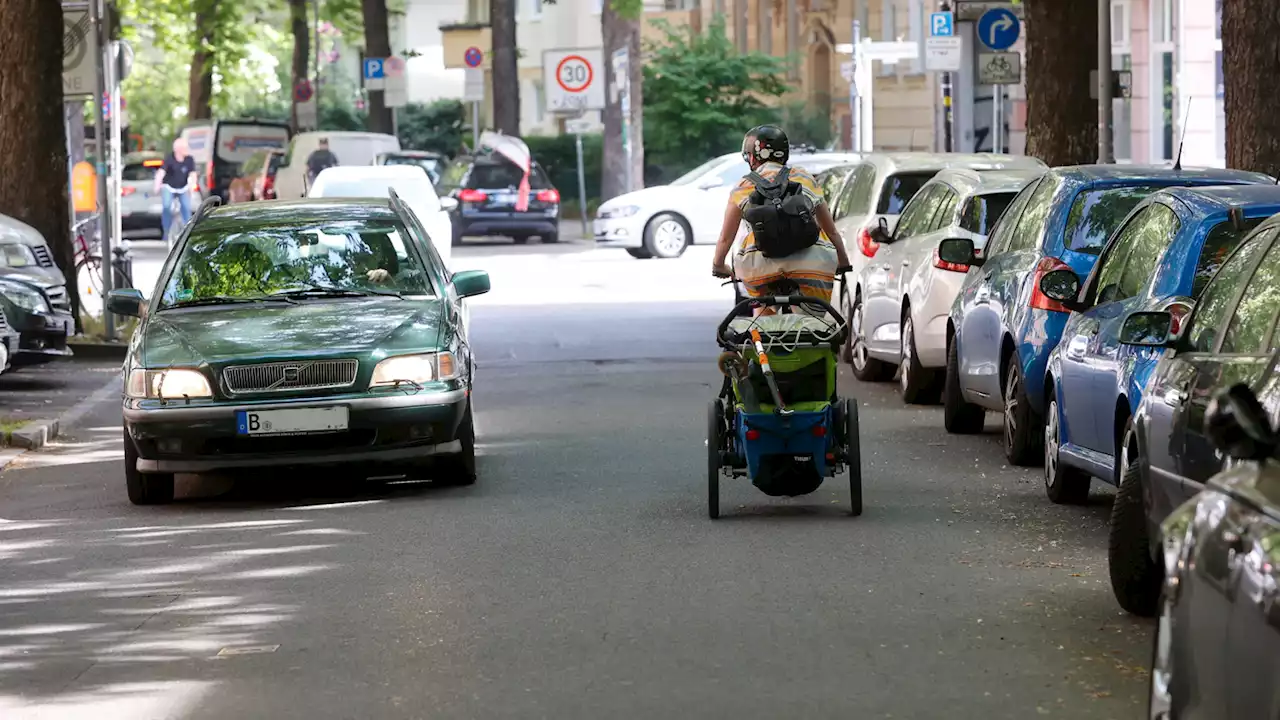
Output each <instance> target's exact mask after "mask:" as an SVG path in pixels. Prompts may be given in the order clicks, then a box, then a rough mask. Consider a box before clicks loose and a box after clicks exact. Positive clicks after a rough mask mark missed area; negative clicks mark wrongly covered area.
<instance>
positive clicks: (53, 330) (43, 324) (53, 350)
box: [9, 311, 75, 366]
mask: <svg viewBox="0 0 1280 720" xmlns="http://www.w3.org/2000/svg"><path fill="white" fill-rule="evenodd" d="M9 322H10V324H11V325H12V326H13V329H14V330H17V331H18V334H19V336H18V347H17V351H16V352H15V353H14V354H13V358H12V362H13V364H14V365H15V366H16V365H38V364H40V363H46V362H50V361H52V360H57V359H58V358H63V357H70V356H71V355H73V354H74V353H73V352H72V351H71V348H70V347H68V346H67V337H68V336H69V335H71V333H72V332H73V331H74V330H75V323H74V321H73V320H72V318H71V314H70V313H63V312H56V311H55V312H51V313H25V312H12V311H10V317H9Z"/></svg>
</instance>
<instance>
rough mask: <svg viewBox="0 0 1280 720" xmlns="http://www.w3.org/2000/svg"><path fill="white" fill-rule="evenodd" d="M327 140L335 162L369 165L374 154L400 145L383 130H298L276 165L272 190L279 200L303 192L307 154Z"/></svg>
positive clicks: (288, 198) (397, 147)
mask: <svg viewBox="0 0 1280 720" xmlns="http://www.w3.org/2000/svg"><path fill="white" fill-rule="evenodd" d="M321 140H328V141H329V150H330V151H331V152H332V153H333V154H334V156H335V157H337V158H338V165H339V166H343V165H372V164H373V160H374V158H376V157H378V155H380V154H382V153H387V152H395V151H398V150H399V149H400V140H399V139H397V138H396V136H395V135H388V134H386V133H371V132H356V131H346V130H343V131H337V130H335V131H332V132H327V131H326V132H303V133H298V134H297V135H295V136H294V138H293V139H292V140H290V141H289V147H288V148H287V149H286V150H285V154H284V158H283V159H281V160H280V164H279V165H278V166H277V168H276V176H275V184H274V187H275V193H276V197H278V198H280V199H281V200H297V199H301V198H304V197H306V196H307V182H308V181H309V178H308V177H307V158H309V157H311V153H313V152H315V151H316V150H318V149H319V148H320V141H321Z"/></svg>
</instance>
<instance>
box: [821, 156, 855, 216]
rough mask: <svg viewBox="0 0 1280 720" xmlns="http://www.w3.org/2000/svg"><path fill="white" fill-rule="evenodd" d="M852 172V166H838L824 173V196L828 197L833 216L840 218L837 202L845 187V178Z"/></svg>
mask: <svg viewBox="0 0 1280 720" xmlns="http://www.w3.org/2000/svg"><path fill="white" fill-rule="evenodd" d="M851 173H852V168H847V167H838V168H833V169H831V170H827V171H826V172H824V173H822V197H823V198H825V199H826V203H827V207H828V208H829V209H830V210H831V218H832V219H833V220H839V219H840V218H841V215H840V214H839V213H838V212H837V211H836V203H837V202H839V200H840V198H841V190H843V189H844V183H845V180H847V179H848V177H849V175H850V174H851Z"/></svg>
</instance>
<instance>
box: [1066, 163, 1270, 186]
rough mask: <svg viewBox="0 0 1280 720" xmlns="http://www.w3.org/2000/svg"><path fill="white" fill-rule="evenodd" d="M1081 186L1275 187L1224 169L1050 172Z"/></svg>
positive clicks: (1259, 175) (1092, 167)
mask: <svg viewBox="0 0 1280 720" xmlns="http://www.w3.org/2000/svg"><path fill="white" fill-rule="evenodd" d="M1051 172H1053V173H1054V174H1056V175H1058V176H1059V177H1061V178H1063V179H1065V180H1071V181H1075V182H1077V183H1081V184H1107V183H1122V182H1133V181H1142V180H1171V179H1188V180H1198V181H1204V180H1228V181H1236V182H1240V183H1249V184H1255V185H1256V184H1265V183H1268V182H1270V183H1274V182H1275V178H1272V177H1270V176H1269V175H1263V174H1262V173H1255V172H1248V171H1245V170H1230V169H1225V168H1172V167H1168V166H1164V165H1065V166H1062V167H1056V168H1053V170H1052V171H1051Z"/></svg>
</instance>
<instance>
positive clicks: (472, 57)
mask: <svg viewBox="0 0 1280 720" xmlns="http://www.w3.org/2000/svg"><path fill="white" fill-rule="evenodd" d="M462 62H463V63H464V64H466V66H467V68H469V69H468V70H467V72H468V73H472V72H481V73H483V72H484V71H483V70H480V69H479V68H480V64H481V63H483V62H484V51H483V50H481V49H480V48H478V47H476V46H474V45H472V46H471V47H469V48H467V49H466V51H465V52H463V53H462ZM482 87H483V84H482ZM480 103H481V100H478V99H476V98H474V97H473V98H472V99H471V146H472V149H473V150H474V149H475V148H478V147H479V146H480Z"/></svg>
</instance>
